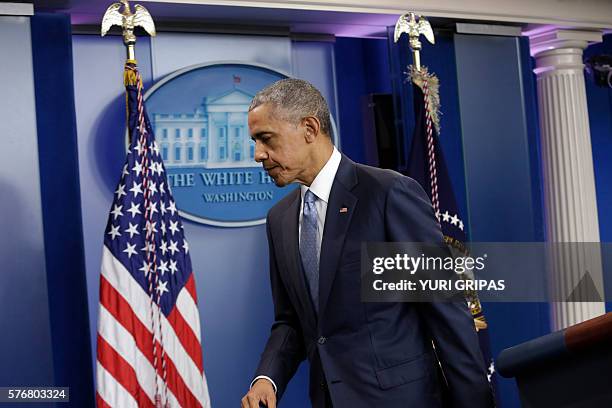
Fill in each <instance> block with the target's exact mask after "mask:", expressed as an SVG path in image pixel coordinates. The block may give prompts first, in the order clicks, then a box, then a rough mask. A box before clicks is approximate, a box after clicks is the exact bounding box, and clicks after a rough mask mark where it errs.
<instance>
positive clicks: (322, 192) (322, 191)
mask: <svg viewBox="0 0 612 408" xmlns="http://www.w3.org/2000/svg"><path fill="white" fill-rule="evenodd" d="M341 159H342V155H341V154H340V152H339V151H338V149H336V147H335V146H334V151H333V152H332V154H331V156H330V158H329V159H328V160H327V163H325V166H323V168H322V169H321V170H320V171H319V174H317V176H316V177H315V179H314V180H313V181H312V184H310V187H308V186H305V185H302V186H300V189H301V191H300V193H301V196H302V201H304V194H306V190H308V189H310V191H312V192H313V193H314V195H316V196H317V197H318V198H319V200H323V201H324V202H325V203H326V204H327V202H328V200H329V193H330V192H331V188H332V185H333V184H334V178H336V173H337V172H338V167H339V166H340V160H341Z"/></svg>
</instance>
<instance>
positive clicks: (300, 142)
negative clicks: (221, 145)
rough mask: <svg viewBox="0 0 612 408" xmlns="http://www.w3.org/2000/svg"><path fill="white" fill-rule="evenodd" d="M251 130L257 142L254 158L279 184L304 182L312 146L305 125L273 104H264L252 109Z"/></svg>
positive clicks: (250, 113) (250, 117) (280, 185)
mask: <svg viewBox="0 0 612 408" xmlns="http://www.w3.org/2000/svg"><path fill="white" fill-rule="evenodd" d="M249 133H250V134H251V138H252V139H253V140H254V141H255V161H256V162H258V163H261V164H262V165H263V167H264V169H265V170H266V171H267V172H268V174H269V175H270V177H272V179H273V180H274V183H276V185H277V186H279V187H284V186H286V185H288V184H290V183H292V182H294V181H298V182H300V181H302V178H301V176H302V175H303V173H304V170H305V167H306V158H307V152H308V148H309V146H308V143H307V142H306V138H305V134H306V128H305V126H304V125H303V124H297V125H295V124H293V123H290V122H287V121H286V120H284V119H283V118H282V117H280V116H279V115H278V114H276V112H275V108H274V106H272V105H270V104H263V105H259V106H258V107H256V108H255V109H253V110H252V111H250V112H249Z"/></svg>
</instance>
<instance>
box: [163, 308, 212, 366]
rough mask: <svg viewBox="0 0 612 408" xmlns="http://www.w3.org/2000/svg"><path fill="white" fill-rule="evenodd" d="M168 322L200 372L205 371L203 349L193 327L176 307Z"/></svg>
mask: <svg viewBox="0 0 612 408" xmlns="http://www.w3.org/2000/svg"><path fill="white" fill-rule="evenodd" d="M168 322H169V323H170V325H171V326H172V328H173V329H174V332H175V333H176V336H177V337H178V339H179V341H180V342H181V344H182V345H183V347H184V348H185V351H187V354H189V357H191V359H192V360H193V362H194V363H195V365H196V366H197V367H198V369H199V370H200V373H202V372H203V371H204V370H203V368H202V347H201V346H200V342H199V341H198V338H197V337H196V336H195V334H194V333H193V330H191V327H190V326H189V324H187V322H186V321H185V319H184V318H183V315H181V314H180V313H179V311H178V310H177V308H176V307H175V308H174V309H172V311H171V312H170V314H169V315H168Z"/></svg>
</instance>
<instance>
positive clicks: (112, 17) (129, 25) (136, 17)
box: [101, 0, 156, 64]
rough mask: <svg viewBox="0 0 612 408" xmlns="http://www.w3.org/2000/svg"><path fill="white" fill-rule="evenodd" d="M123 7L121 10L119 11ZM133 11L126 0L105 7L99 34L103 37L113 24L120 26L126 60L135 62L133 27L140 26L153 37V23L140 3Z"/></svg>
mask: <svg viewBox="0 0 612 408" xmlns="http://www.w3.org/2000/svg"><path fill="white" fill-rule="evenodd" d="M122 7H123V11H122V12H120V11H119V10H121V8H122ZM134 10H135V11H134V13H132V11H131V10H130V4H129V3H128V0H121V2H120V3H113V4H111V5H110V6H108V8H107V9H106V12H105V13H104V17H102V29H101V35H102V37H104V36H105V35H106V33H108V30H110V28H111V27H112V26H114V25H117V26H120V27H121V28H122V29H123V43H124V44H125V46H126V48H127V60H128V62H133V63H134V64H135V63H136V55H135V51H134V45H135V44H136V35H134V29H135V28H136V27H142V28H143V29H144V30H145V31H146V32H147V33H148V34H149V35H150V36H151V37H155V34H156V32H155V23H153V18H152V17H151V14H149V11H148V10H147V9H146V8H145V7H144V6H141V5H140V4H136V6H134Z"/></svg>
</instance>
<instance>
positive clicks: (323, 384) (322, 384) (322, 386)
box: [321, 381, 327, 389]
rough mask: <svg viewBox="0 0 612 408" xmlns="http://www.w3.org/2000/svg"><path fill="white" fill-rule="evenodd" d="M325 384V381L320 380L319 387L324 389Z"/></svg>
mask: <svg viewBox="0 0 612 408" xmlns="http://www.w3.org/2000/svg"><path fill="white" fill-rule="evenodd" d="M326 385H327V384H325V381H321V388H322V389H325V387H326Z"/></svg>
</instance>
